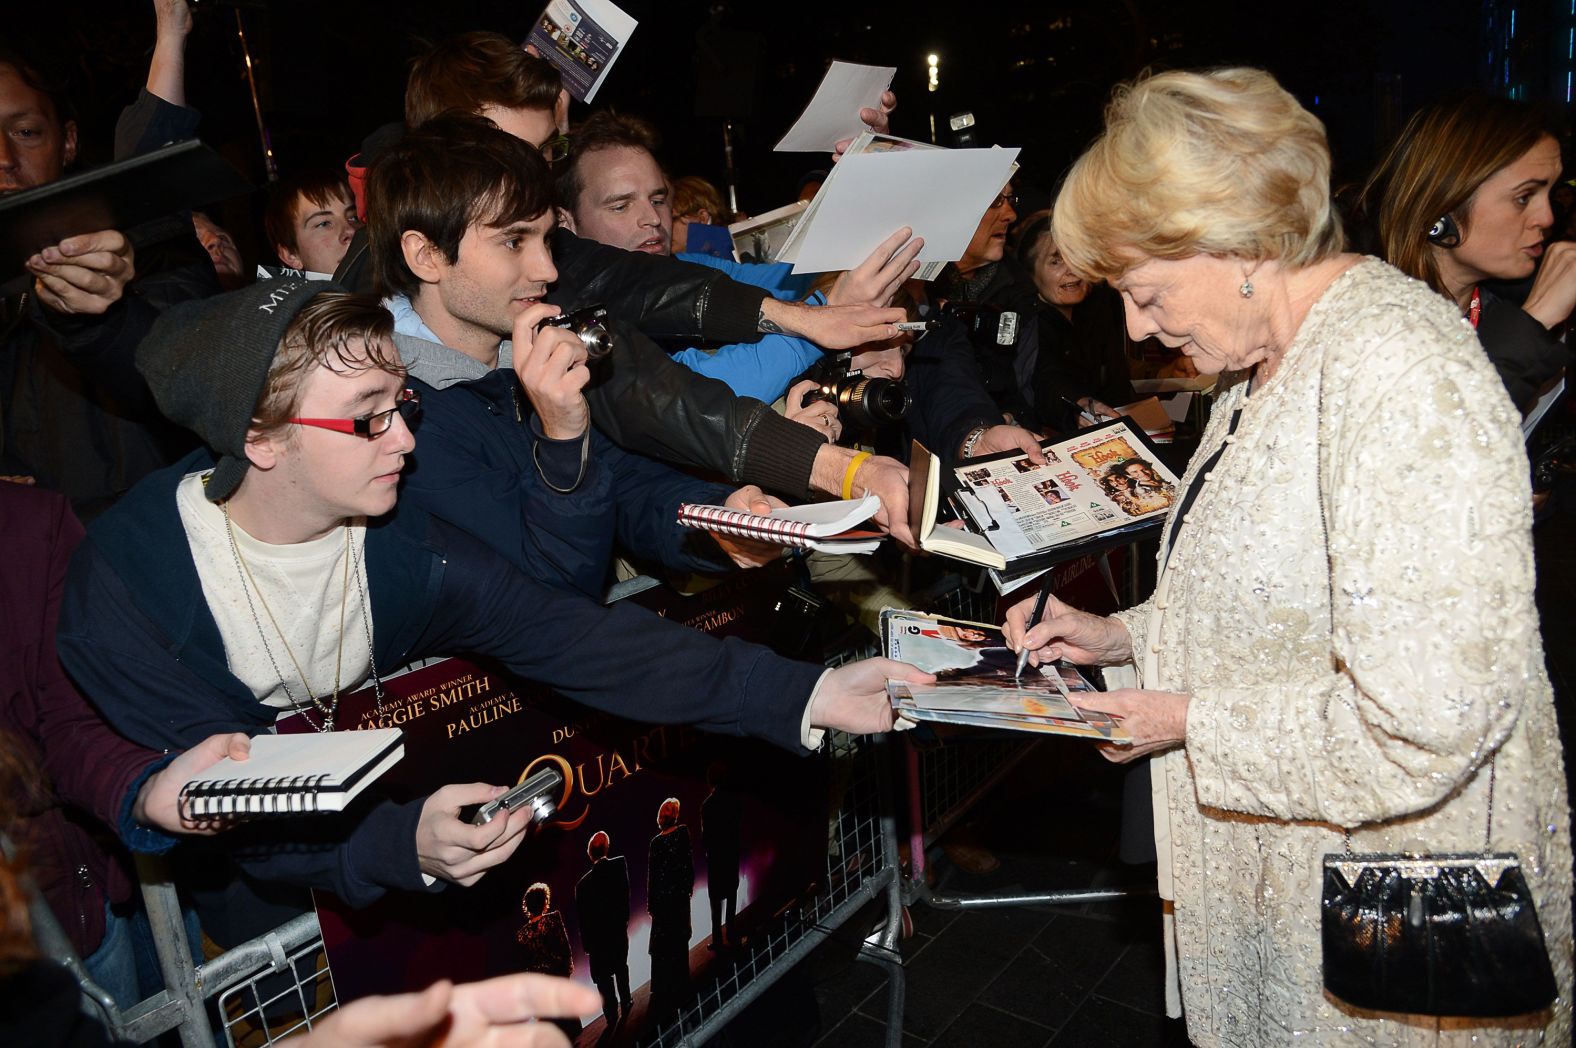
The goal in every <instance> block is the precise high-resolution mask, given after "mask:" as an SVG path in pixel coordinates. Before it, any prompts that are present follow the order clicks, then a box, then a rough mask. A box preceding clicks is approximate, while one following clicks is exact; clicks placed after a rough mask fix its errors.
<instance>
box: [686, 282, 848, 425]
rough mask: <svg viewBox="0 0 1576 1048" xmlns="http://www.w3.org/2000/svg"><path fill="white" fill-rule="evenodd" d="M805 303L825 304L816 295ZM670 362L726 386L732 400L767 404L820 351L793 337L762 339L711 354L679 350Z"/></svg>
mask: <svg viewBox="0 0 1576 1048" xmlns="http://www.w3.org/2000/svg"><path fill="white" fill-rule="evenodd" d="M808 301H809V303H810V304H811V305H813V306H821V305H825V304H826V299H824V298H822V297H821V295H820V294H819V293H817V294H814V295H811V296H810V298H809V300H808ZM673 359H674V361H676V362H677V363H680V364H683V365H684V366H685V367H687V368H689V369H690V370H691V371H693V372H695V373H696V374H697V375H705V376H706V377H707V378H714V379H717V380H718V381H719V382H725V383H727V385H728V388H730V389H732V390H733V392H734V394H735V395H736V396H740V397H754V398H755V399H756V400H759V401H761V402H762V403H765V404H770V403H772V402H773V401H774V400H776V399H777V398H778V397H780V396H782V395H783V394H784V393H786V392H788V387H789V386H790V385H792V384H793V380H794V379H796V378H798V377H799V376H800V375H802V374H804V373H805V370H806V369H807V368H809V367H810V365H811V364H814V363H815V362H816V361H818V360H820V359H821V347H820V346H818V345H816V344H815V343H814V342H811V341H809V340H807V339H802V338H799V337H798V336H796V335H762V336H761V339H760V341H758V342H734V343H732V344H730V345H726V346H722V347H721V348H719V349H716V350H713V351H711V352H707V351H706V350H702V349H696V348H693V347H692V348H690V349H681V350H679V351H678V352H677V353H674V354H673Z"/></svg>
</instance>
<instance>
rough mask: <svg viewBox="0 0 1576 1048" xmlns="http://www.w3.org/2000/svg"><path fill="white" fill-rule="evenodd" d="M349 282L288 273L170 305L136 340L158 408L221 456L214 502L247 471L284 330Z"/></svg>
mask: <svg viewBox="0 0 1576 1048" xmlns="http://www.w3.org/2000/svg"><path fill="white" fill-rule="evenodd" d="M344 290H345V289H344V288H342V287H340V286H339V285H338V284H332V283H329V282H328V281H326V280H302V279H300V278H299V277H281V278H279V279H276V280H260V281H258V282H257V283H255V284H253V285H251V286H250V287H245V288H242V289H241V290H239V291H231V292H228V293H227V294H223V295H215V296H214V297H213V298H204V299H197V300H195V301H191V302H180V303H177V304H176V305H174V306H171V307H170V308H169V309H167V310H165V311H164V313H163V315H162V316H160V317H159V319H158V322H157V323H155V324H154V325H153V330H152V331H150V332H148V335H147V337H146V338H144V339H143V340H142V344H141V345H139V346H138V347H137V370H138V371H141V372H142V377H143V378H144V379H146V380H147V383H148V389H149V390H151V391H152V392H153V399H154V401H156V402H157V403H158V405H159V410H160V411H162V412H163V413H164V416H165V417H166V418H168V419H169V420H170V421H172V422H175V423H178V424H179V425H182V426H185V427H186V428H187V429H189V430H191V431H192V432H193V433H195V434H197V435H198V436H199V437H201V438H202V439H203V443H205V444H207V445H208V446H209V447H210V448H212V449H213V450H214V451H215V452H217V453H218V455H219V464H218V465H217V466H216V467H214V471H213V474H212V476H210V477H209V478H208V484H207V487H206V493H207V496H208V500H209V501H210V502H223V501H224V500H225V499H227V498H229V497H230V496H231V495H233V494H235V489H236V488H238V487H240V486H241V480H242V478H243V477H245V476H246V469H247V466H249V465H250V462H249V461H248V459H247V457H246V433H247V431H248V430H249V429H251V426H252V413H253V412H254V411H256V410H257V402H258V401H259V400H260V399H262V395H263V388H264V386H265V385H266V384H267V382H268V369H269V368H270V367H272V366H273V362H274V357H275V355H276V354H278V352H279V344H280V342H282V341H283V340H284V336H285V329H286V328H287V327H289V326H290V321H292V320H294V319H295V315H296V314H297V313H299V312H301V307H302V306H305V305H306V304H307V303H308V302H310V301H311V300H312V299H313V298H314V297H316V296H317V295H319V294H321V293H323V292H324V291H340V292H343V291H344Z"/></svg>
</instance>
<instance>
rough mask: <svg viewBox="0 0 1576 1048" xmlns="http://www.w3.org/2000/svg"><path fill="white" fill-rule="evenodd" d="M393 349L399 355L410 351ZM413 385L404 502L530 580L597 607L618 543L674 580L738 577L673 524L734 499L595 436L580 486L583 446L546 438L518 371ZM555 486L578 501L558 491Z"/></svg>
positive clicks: (698, 536)
mask: <svg viewBox="0 0 1576 1048" xmlns="http://www.w3.org/2000/svg"><path fill="white" fill-rule="evenodd" d="M396 342H397V343H398V344H399V345H400V346H401V348H402V350H403V348H404V347H405V346H406V345H409V344H410V343H411V340H410V339H409V337H408V336H402V335H401V336H396ZM413 370H414V369H413ZM409 381H410V385H411V387H412V388H414V389H418V390H420V392H421V403H422V412H421V418H420V419H419V420H418V421H417V423H416V426H415V433H416V450H415V452H414V453H413V454H412V455H411V465H410V466H409V467H408V468H407V469H406V472H405V477H404V480H403V481H402V484H403V487H402V488H401V489H400V490H401V498H402V499H403V500H404V501H405V504H407V505H412V504H413V505H417V506H420V507H422V508H423V509H425V510H426V511H427V512H428V513H431V514H432V515H433V516H435V517H438V518H440V519H442V520H445V521H448V522H449V523H450V524H453V525H454V526H455V527H457V528H459V529H461V530H462V531H464V532H466V533H467V534H470V535H472V536H474V537H475V538H477V539H480V540H481V541H482V542H483V543H485V544H486V545H488V546H491V547H492V548H493V549H495V550H497V551H498V552H499V553H501V554H503V556H504V557H505V558H506V559H507V560H509V561H510V563H512V564H514V566H515V567H517V568H519V569H520V570H521V571H523V572H525V573H526V574H527V575H529V576H530V577H531V578H533V579H536V580H537V581H538V582H543V583H546V584H547V585H551V586H558V587H564V586H568V587H570V588H572V589H575V590H578V591H579V592H581V593H584V594H586V595H587V596H590V597H592V598H599V597H600V596H601V595H602V593H603V592H604V591H605V589H606V585H605V583H606V577H607V571H608V567H609V565H610V564H611V563H612V560H613V547H614V544H615V543H617V545H618V546H620V547H621V548H622V549H624V550H626V551H628V552H629V553H631V554H632V555H634V556H636V557H639V558H643V559H650V560H655V561H658V562H659V563H661V564H662V565H663V566H665V567H668V568H672V569H674V570H676V571H681V572H691V571H698V572H719V571H730V570H732V569H733V563H732V562H731V561H729V560H728V559H727V558H726V557H725V556H724V555H723V553H722V550H721V549H720V548H719V547H718V545H717V544H716V542H714V541H713V540H712V539H711V537H710V536H709V535H707V533H706V532H704V531H697V530H695V529H693V528H685V527H681V526H680V525H679V524H678V523H677V516H678V508H679V504H680V503H683V502H698V503H702V504H721V502H722V501H723V500H724V499H726V498H727V497H728V495H729V493H730V490H731V489H729V488H727V487H724V486H723V485H721V484H712V483H708V482H706V481H703V480H697V479H696V478H694V477H691V476H688V475H686V474H684V473H680V472H679V471H678V470H675V469H673V468H672V467H670V466H667V465H664V464H663V463H660V462H657V461H655V460H654V459H649V458H646V457H645V456H644V455H637V454H633V453H631V452H627V451H625V450H624V449H622V448H620V447H619V446H618V445H616V444H614V443H613V442H612V441H610V440H608V439H607V438H606V437H604V436H603V435H602V434H601V433H600V432H599V431H598V430H597V429H596V428H595V427H593V428H592V430H591V437H590V440H591V447H590V449H589V454H588V455H587V458H586V467H585V473H584V475H583V476H580V477H579V484H578V485H577V484H576V478H577V476H579V474H580V451H581V442H580V440H579V439H578V438H577V439H575V440H566V441H557V440H549V439H547V438H546V437H544V436H543V435H542V433H541V429H540V424H539V423H538V422H537V421H536V416H535V413H534V412H533V411H532V408H531V402H530V400H528V399H527V398H526V395H525V392H524V391H523V390H522V389H521V388H520V384H519V379H517V378H516V377H515V374H514V372H513V371H512V370H509V369H507V368H497V369H494V370H492V371H489V372H488V373H487V374H486V375H484V376H483V377H481V378H479V379H473V380H470V381H463V382H453V383H448V384H445V385H444V387H443V388H441V389H439V388H437V387H435V386H433V385H430V384H428V383H426V382H423V381H421V379H419V378H417V377H416V375H415V374H414V373H413V374H412V375H411V376H410V380H409ZM544 471H545V473H546V478H545V480H544V477H543V472H544ZM548 482H551V484H552V485H554V486H556V487H558V488H573V489H574V490H573V491H571V492H569V493H567V494H565V493H563V492H560V491H554V490H552V488H551V487H549V486H548Z"/></svg>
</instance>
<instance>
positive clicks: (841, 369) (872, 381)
mask: <svg viewBox="0 0 1576 1048" xmlns="http://www.w3.org/2000/svg"><path fill="white" fill-rule="evenodd" d="M852 360H853V354H852V353H849V352H842V353H838V354H836V355H835V356H833V355H828V356H826V357H823V358H822V359H821V360H820V361H818V362H817V363H816V364H815V366H813V367H811V368H810V370H808V371H806V372H805V373H804V375H803V377H804V378H808V379H813V380H814V381H815V382H817V383H818V384H819V385H820V387H821V388H819V389H813V390H811V391H810V392H808V393H806V394H805V395H804V402H805V403H806V404H813V403H815V402H817V401H823V400H824V401H827V402H828V403H831V404H835V405H837V414H838V417H840V418H841V419H842V420H843V424H844V425H845V426H847V427H848V428H850V429H855V430H859V431H860V432H865V433H869V432H873V431H874V430H878V429H880V428H881V427H882V426H887V425H890V424H891V423H893V422H901V421H902V420H903V416H905V415H907V414H908V400H909V398H908V386H906V385H904V384H903V383H902V382H901V381H898V380H894V379H890V378H872V377H869V376H866V375H865V374H864V372H862V371H850V370H849V369H848V365H849V363H850V362H851V361H852Z"/></svg>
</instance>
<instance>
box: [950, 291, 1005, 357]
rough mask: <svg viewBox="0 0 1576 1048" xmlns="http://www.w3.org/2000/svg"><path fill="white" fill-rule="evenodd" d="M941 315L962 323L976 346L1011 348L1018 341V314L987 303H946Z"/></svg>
mask: <svg viewBox="0 0 1576 1048" xmlns="http://www.w3.org/2000/svg"><path fill="white" fill-rule="evenodd" d="M941 315H942V316H944V317H953V318H955V319H957V320H959V321H961V322H962V324H963V327H964V328H965V329H966V330H967V331H968V333H969V338H970V340H971V341H973V343H974V344H975V345H976V346H980V347H982V348H986V349H988V348H990V347H992V346H1011V345H1015V344H1016V343H1017V341H1018V314H1017V313H1016V312H1014V311H1013V310H1010V309H1003V308H1002V307H1001V306H993V305H991V304H990V303H988V302H948V303H947V304H946V305H944V306H942V307H941Z"/></svg>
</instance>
